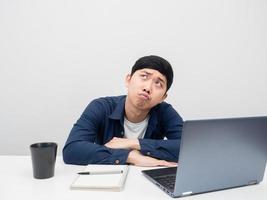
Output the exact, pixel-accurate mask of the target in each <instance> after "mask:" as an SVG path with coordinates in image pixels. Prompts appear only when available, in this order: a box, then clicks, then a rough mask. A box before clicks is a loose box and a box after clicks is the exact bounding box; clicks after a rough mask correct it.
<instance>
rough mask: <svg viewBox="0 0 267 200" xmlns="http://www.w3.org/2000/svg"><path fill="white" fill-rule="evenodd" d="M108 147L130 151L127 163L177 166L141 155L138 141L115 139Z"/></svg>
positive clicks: (173, 163)
mask: <svg viewBox="0 0 267 200" xmlns="http://www.w3.org/2000/svg"><path fill="white" fill-rule="evenodd" d="M105 146H106V147H108V148H112V149H130V150H131V151H130V153H129V154H128V158H127V161H126V162H127V163H129V164H133V165H138V166H167V167H172V166H176V165H177V163H175V162H168V161H165V160H159V159H156V158H152V157H150V156H145V155H142V154H141V153H140V148H141V147H140V144H139V140H138V139H126V138H118V137H114V138H112V139H111V140H110V141H109V142H107V143H106V144H105Z"/></svg>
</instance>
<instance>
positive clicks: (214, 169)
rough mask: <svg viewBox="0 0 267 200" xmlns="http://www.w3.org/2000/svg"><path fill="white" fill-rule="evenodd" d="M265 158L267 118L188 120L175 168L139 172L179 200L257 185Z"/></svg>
mask: <svg viewBox="0 0 267 200" xmlns="http://www.w3.org/2000/svg"><path fill="white" fill-rule="evenodd" d="M177 145H178V144H177ZM266 159H267V117H246V118H228V119H211V120H192V121H185V122H184V126H183V131H182V138H181V144H180V151H179V162H178V166H177V167H168V168H160V169H151V170H143V171H142V173H143V174H144V175H145V176H146V177H147V178H148V179H149V180H150V181H152V182H153V183H154V184H155V185H157V186H158V187H159V188H161V189H162V190H163V191H164V192H166V193H168V194H169V195H170V196H171V197H183V196H188V195H194V194H200V193H205V192H212V191H218V190H223V189H229V188H235V187H241V186H247V185H254V184H258V183H259V182H261V181H262V179H263V176H264V171H265V167H266Z"/></svg>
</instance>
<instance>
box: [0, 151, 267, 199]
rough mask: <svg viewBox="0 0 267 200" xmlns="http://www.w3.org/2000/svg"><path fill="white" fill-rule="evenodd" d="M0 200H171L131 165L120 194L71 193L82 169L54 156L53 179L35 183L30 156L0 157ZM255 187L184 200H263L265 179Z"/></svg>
mask: <svg viewBox="0 0 267 200" xmlns="http://www.w3.org/2000/svg"><path fill="white" fill-rule="evenodd" d="M0 163H1V164H0V169H1V170H0V177H1V181H0V199H1V200H13V199H27V200H33V199H34V200H36V199H38V200H39V199H46V200H51V199H64V200H68V199H70V200H74V199H78V200H83V199H86V200H88V199H90V200H93V199H97V200H100V199H116V200H125V199H127V200H129V199H134V200H136V199H146V200H147V199H151V200H152V199H153V200H156V199H160V200H164V199H169V200H170V199H173V198H171V197H169V196H168V195H167V194H165V193H164V192H162V191H161V190H160V189H159V188H157V187H156V186H155V185H153V184H152V183H151V182H150V181H148V180H147V179H146V178H145V177H144V176H143V175H142V173H141V169H143V168H141V167H135V166H131V167H130V170H129V174H128V177H127V180H126V184H125V188H124V190H123V191H121V192H108V191H81V190H70V189H69V187H70V184H71V183H72V182H73V180H74V179H75V177H76V176H77V174H76V173H77V172H79V171H81V170H83V168H84V166H77V165H65V164H64V163H63V161H62V157H57V163H56V168H55V176H54V177H53V178H49V179H43V180H38V179H34V178H33V176H32V164H31V158H30V156H0ZM266 174H267V173H265V179H264V181H263V182H261V183H260V184H258V185H253V186H247V187H240V188H236V189H229V190H223V191H218V192H211V193H206V194H200V195H194V196H190V197H185V198H179V199H186V200H191V199H193V200H202V199H203V200H204V199H205V200H209V199H210V200H217V199H218V200H220V199H221V200H231V199H232V200H252V199H253V200H266V199H267V177H266Z"/></svg>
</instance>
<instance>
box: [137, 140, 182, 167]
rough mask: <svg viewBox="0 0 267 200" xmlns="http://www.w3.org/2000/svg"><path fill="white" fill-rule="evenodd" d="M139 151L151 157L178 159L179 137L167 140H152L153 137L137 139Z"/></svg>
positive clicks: (169, 159) (168, 159)
mask: <svg viewBox="0 0 267 200" xmlns="http://www.w3.org/2000/svg"><path fill="white" fill-rule="evenodd" d="M139 144H140V152H141V153H142V154H143V155H146V156H151V157H153V158H157V159H162V160H167V161H173V162H177V161H178V154H179V149H180V139H173V140H171V139H169V140H154V139H139Z"/></svg>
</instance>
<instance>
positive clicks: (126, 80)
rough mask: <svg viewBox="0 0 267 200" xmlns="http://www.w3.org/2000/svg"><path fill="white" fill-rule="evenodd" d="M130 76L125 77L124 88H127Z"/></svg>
mask: <svg viewBox="0 0 267 200" xmlns="http://www.w3.org/2000/svg"><path fill="white" fill-rule="evenodd" d="M131 78H132V76H131V75H130V74H127V75H126V77H125V86H126V87H127V88H128V86H129V84H130V81H131Z"/></svg>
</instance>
